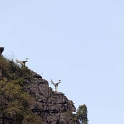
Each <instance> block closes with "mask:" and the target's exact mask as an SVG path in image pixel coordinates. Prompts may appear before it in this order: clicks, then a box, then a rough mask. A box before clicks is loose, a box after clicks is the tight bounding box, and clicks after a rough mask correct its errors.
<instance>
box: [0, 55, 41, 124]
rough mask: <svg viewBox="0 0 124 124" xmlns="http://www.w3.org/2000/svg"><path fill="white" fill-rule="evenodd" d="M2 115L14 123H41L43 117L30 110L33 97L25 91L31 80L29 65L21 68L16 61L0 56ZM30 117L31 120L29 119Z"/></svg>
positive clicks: (6, 123)
mask: <svg viewBox="0 0 124 124" xmlns="http://www.w3.org/2000/svg"><path fill="white" fill-rule="evenodd" d="M0 74H2V78H0V117H2V118H3V119H4V118H8V122H7V121H6V122H4V124H8V123H9V122H10V121H11V123H13V124H22V123H23V124H29V123H30V124H41V118H40V117H37V116H36V115H34V114H33V113H32V112H31V110H30V104H31V103H32V101H33V97H32V96H31V95H30V94H28V93H27V92H26V91H25V87H26V86H27V85H28V83H29V82H30V81H31V73H30V70H29V69H28V68H27V67H24V68H20V67H19V66H18V65H17V64H16V63H14V62H13V61H10V60H8V59H6V58H4V57H3V56H2V55H1V56H0ZM29 119H30V121H29Z"/></svg>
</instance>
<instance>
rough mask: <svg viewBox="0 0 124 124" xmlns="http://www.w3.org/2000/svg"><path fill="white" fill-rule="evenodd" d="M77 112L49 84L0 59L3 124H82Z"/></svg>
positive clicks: (0, 95)
mask: <svg viewBox="0 0 124 124" xmlns="http://www.w3.org/2000/svg"><path fill="white" fill-rule="evenodd" d="M2 50H3V49H2ZM1 53H2V52H1ZM75 111H76V109H75V106H74V104H73V102H72V101H71V100H68V99H67V97H66V96H65V95H64V94H63V93H61V92H54V91H52V88H51V87H49V83H48V81H47V80H45V79H43V78H42V77H41V76H40V75H38V74H37V73H35V72H33V71H31V70H29V69H28V68H27V67H26V68H21V67H19V66H18V65H17V64H16V63H14V62H13V61H10V60H7V59H5V58H4V57H3V56H2V55H1V56H0V124H79V122H78V119H77V117H76V115H75V114H72V112H75Z"/></svg>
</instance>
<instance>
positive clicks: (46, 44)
mask: <svg viewBox="0 0 124 124" xmlns="http://www.w3.org/2000/svg"><path fill="white" fill-rule="evenodd" d="M0 46H3V47H5V51H4V52H3V55H4V56H6V57H7V58H10V59H14V60H15V59H18V60H25V58H29V61H28V63H27V66H28V67H29V68H30V69H32V70H34V71H35V72H37V73H38V74H41V75H42V76H43V78H44V79H46V80H48V81H49V83H50V80H51V79H53V81H55V82H57V81H58V80H59V79H61V82H62V83H61V84H60V85H59V91H60V92H63V93H64V94H65V95H66V96H67V98H68V99H70V100H72V101H73V102H74V103H75V106H76V108H78V106H79V105H82V104H86V105H87V107H88V119H89V124H119V123H120V124H123V123H124V119H123V116H124V84H123V83H124V76H123V75H124V1H123V0H35V1H34V0H0ZM42 73H43V74H42ZM49 85H50V86H51V87H52V88H53V89H54V87H53V86H52V85H51V83H50V84H49Z"/></svg>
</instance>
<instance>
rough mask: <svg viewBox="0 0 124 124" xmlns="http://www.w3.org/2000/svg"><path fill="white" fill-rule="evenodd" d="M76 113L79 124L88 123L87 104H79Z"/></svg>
mask: <svg viewBox="0 0 124 124" xmlns="http://www.w3.org/2000/svg"><path fill="white" fill-rule="evenodd" d="M76 115H77V117H78V119H79V121H80V123H81V124H88V119H87V106H86V105H85V104H84V105H80V106H79V108H78V110H77V113H76Z"/></svg>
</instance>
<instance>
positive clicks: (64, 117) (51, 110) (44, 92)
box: [26, 72, 77, 124]
mask: <svg viewBox="0 0 124 124" xmlns="http://www.w3.org/2000/svg"><path fill="white" fill-rule="evenodd" d="M32 76H33V82H32V83H31V84H30V85H29V86H28V87H27V88H26V90H27V92H28V93H29V94H31V95H33V96H34V98H35V99H34V102H33V104H32V105H31V110H32V112H33V113H36V114H37V115H39V116H40V117H41V118H42V121H43V124H77V120H76V119H75V118H76V116H75V115H74V114H72V112H75V111H76V109H75V106H74V104H73V102H72V101H70V100H68V99H67V97H66V96H65V95H64V94H63V93H61V92H54V91H52V89H51V88H50V87H49V84H48V81H46V80H45V79H42V77H41V76H40V75H38V74H37V73H34V72H32Z"/></svg>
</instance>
